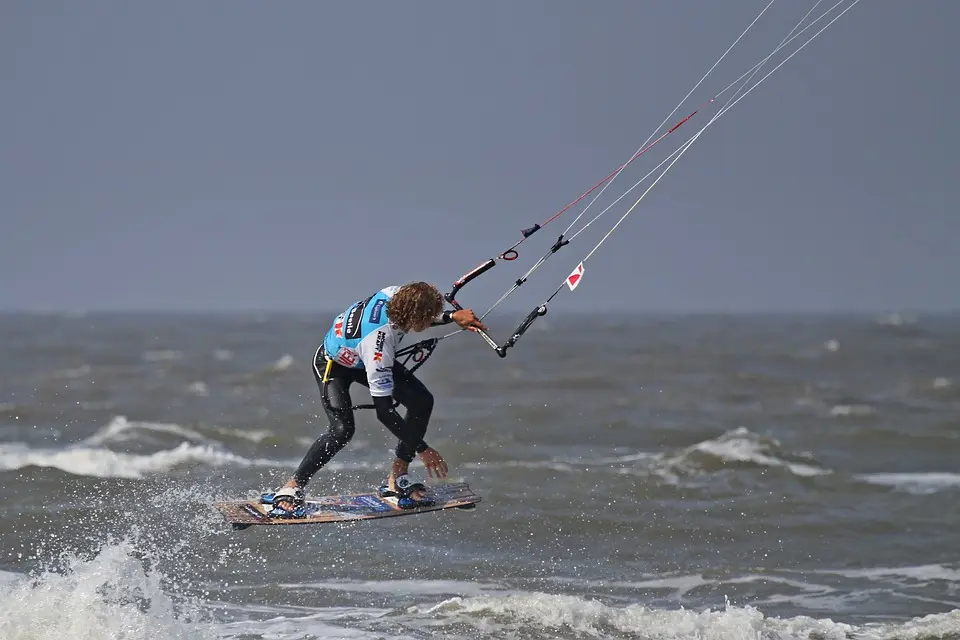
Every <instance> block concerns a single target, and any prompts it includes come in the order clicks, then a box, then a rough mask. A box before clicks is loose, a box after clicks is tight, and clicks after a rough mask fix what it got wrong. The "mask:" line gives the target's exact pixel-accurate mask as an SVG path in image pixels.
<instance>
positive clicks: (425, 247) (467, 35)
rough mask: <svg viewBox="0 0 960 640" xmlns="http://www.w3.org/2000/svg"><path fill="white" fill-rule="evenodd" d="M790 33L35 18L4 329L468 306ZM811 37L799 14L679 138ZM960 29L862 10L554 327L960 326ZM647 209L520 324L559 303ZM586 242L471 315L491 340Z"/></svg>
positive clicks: (15, 112) (51, 9)
mask: <svg viewBox="0 0 960 640" xmlns="http://www.w3.org/2000/svg"><path fill="white" fill-rule="evenodd" d="M767 1H768V0H724V1H723V2H716V1H715V0H642V1H641V0H603V1H602V2H588V1H584V0H579V1H573V0H536V1H534V0H509V1H508V0H496V1H487V2H450V1H449V0H447V1H430V2H428V1H426V0H411V1H409V2H395V1H385V0H380V1H368V2H305V1H302V2H283V3H276V2H251V1H229V2H227V1H224V0H221V1H210V2H195V1H186V0H183V1H173V2H120V1H116V2H101V1H97V0H91V1H88V2H82V3H71V2H30V1H27V0H7V1H5V2H3V3H2V4H0V91H2V93H0V95H2V100H0V118H2V120H0V122H2V130H0V308H3V309H66V310H85V309H238V308H239V309H308V310H309V309H338V308H342V307H343V306H345V305H346V304H348V303H349V302H351V301H352V300H354V299H356V298H359V297H364V296H366V295H368V294H369V293H371V292H372V291H373V290H376V289H378V288H380V287H383V286H386V285H389V284H402V283H403V282H407V281H410V280H419V279H426V280H430V281H433V282H436V283H437V284H439V285H441V286H442V287H443V288H449V285H450V283H452V281H453V280H455V279H456V278H457V277H458V276H460V275H461V274H462V273H463V272H465V271H467V270H468V269H470V268H471V267H473V266H474V265H475V264H477V263H479V262H481V261H482V260H484V259H486V258H487V257H490V256H492V255H495V254H497V253H499V252H500V251H502V250H504V249H506V248H507V247H508V246H510V244H512V243H513V242H514V241H515V240H516V239H518V238H519V230H520V229H521V228H523V227H526V226H530V225H531V224H533V223H534V222H542V221H543V220H545V219H547V218H549V217H550V216H551V215H552V214H553V213H554V212H556V211H557V210H559V209H560V208H561V207H563V206H564V205H565V204H567V203H568V202H569V201H570V200H572V199H573V198H575V197H576V196H577V195H579V194H580V193H581V192H582V191H583V190H585V189H587V188H589V187H590V186H592V185H593V184H594V183H595V182H597V181H598V180H599V179H600V178H602V177H603V176H604V175H606V174H607V173H608V172H610V171H611V170H613V169H614V168H616V167H617V166H618V165H619V164H621V163H622V162H624V161H625V160H626V159H627V158H629V157H630V155H631V154H632V153H633V152H634V151H636V150H637V148H639V146H640V145H641V143H643V141H644V140H646V139H647V138H648V136H649V135H650V134H651V133H653V131H654V129H655V128H656V126H657V125H658V124H659V123H660V122H661V121H662V120H663V119H664V118H665V117H666V116H667V114H669V113H670V111H671V110H672V109H673V108H674V107H675V106H676V104H677V103H678V102H679V101H680V99H681V98H682V97H683V96H684V95H685V94H686V93H687V92H688V91H689V90H690V89H691V88H692V87H693V86H694V85H695V84H696V82H697V81H698V80H699V79H700V78H701V76H702V75H703V74H704V73H705V72H706V71H707V70H708V69H709V68H710V66H711V65H712V64H713V63H714V62H715V61H716V60H717V58H718V57H719V56H720V55H721V54H722V53H723V51H724V50H725V49H726V48H727V47H728V46H729V45H730V44H731V43H732V42H733V41H734V39H735V38H736V37H737V36H738V35H739V34H740V33H741V32H742V31H743V29H744V28H745V27H746V26H747V25H748V24H749V23H750V21H751V20H753V18H754V17H756V15H757V14H758V13H759V12H760V11H761V10H762V9H763V8H764V6H765V5H766V4H767ZM834 2H835V0H828V1H825V2H822V3H821V5H820V8H818V10H817V13H819V12H820V11H821V10H822V9H824V8H827V7H829V6H831V5H832V4H834ZM811 6H813V2H812V1H806V0H804V1H801V0H780V1H779V2H775V3H774V4H773V5H772V6H771V7H770V8H769V9H768V10H767V13H766V14H765V15H764V16H763V17H762V18H761V19H760V20H759V21H758V22H757V24H756V25H755V26H754V27H753V29H752V30H751V31H750V32H749V33H748V35H747V36H746V37H745V38H744V40H742V41H741V42H740V43H739V44H738V45H737V47H736V48H735V49H734V50H733V51H732V52H731V53H730V54H729V55H728V57H727V58H725V59H724V61H723V62H722V63H721V64H720V65H719V66H718V67H717V69H716V70H715V71H714V72H713V73H712V74H711V75H710V76H709V77H708V79H707V80H706V81H705V82H704V84H703V85H701V87H700V89H699V90H698V91H697V92H696V93H695V94H694V95H693V96H692V97H691V98H690V100H689V101H688V102H687V103H685V105H684V106H683V107H682V108H681V109H680V111H678V113H677V115H676V117H675V118H674V119H673V120H679V118H680V117H682V116H683V115H686V114H687V113H689V112H690V111H692V110H693V109H694V108H696V107H697V106H698V105H701V104H703V102H704V101H706V100H707V99H709V98H710V97H711V96H713V95H715V94H716V93H717V92H719V91H720V90H721V89H722V88H723V87H724V86H726V85H727V84H728V83H730V82H731V81H733V80H734V79H736V78H737V77H738V76H740V75H741V73H743V72H744V71H746V70H747V69H748V68H749V67H750V66H751V65H753V64H754V63H755V62H758V61H759V60H760V59H762V58H763V57H764V56H765V55H767V54H768V53H769V52H770V51H771V50H772V48H773V47H774V46H776V44H777V43H778V42H779V41H780V40H781V39H782V38H783V37H784V36H785V35H786V34H787V32H788V31H789V29H790V28H791V27H792V26H793V25H794V24H795V23H796V21H797V20H799V19H800V17H801V16H802V15H803V14H804V13H805V12H806V11H807V10H808V9H809V8H810V7H811ZM957 24H960V2H956V1H955V0H863V1H862V2H860V4H858V5H857V6H856V7H854V8H853V9H852V10H851V11H849V12H848V13H847V14H845V15H844V16H843V17H842V18H840V19H839V20H838V21H837V22H836V23H834V24H833V26H831V27H830V28H829V29H827V30H826V31H824V32H823V33H822V34H821V35H820V36H819V37H817V38H816V39H815V40H814V41H813V42H812V43H810V45H808V46H807V47H806V48H805V49H804V50H803V51H801V52H800V53H799V54H798V55H796V56H795V57H794V58H793V59H791V60H790V61H789V62H787V63H786V64H785V65H784V66H783V67H781V68H780V69H779V70H778V71H777V72H776V73H774V74H773V75H771V76H770V77H769V78H768V79H767V80H765V81H764V83H763V84H761V85H760V86H759V87H758V88H757V89H756V90H754V91H753V92H752V93H751V94H749V95H748V96H747V97H746V98H744V99H743V100H742V101H741V102H740V103H738V104H737V105H736V106H735V107H734V108H733V109H732V110H731V111H730V112H729V113H728V114H727V115H725V116H723V117H722V118H720V119H719V120H717V121H716V123H715V124H714V125H712V126H711V128H710V129H708V130H707V132H706V133H704V134H703V135H702V136H701V137H700V139H699V140H698V141H697V143H696V145H694V146H693V147H692V148H691V149H690V151H689V152H688V153H686V154H685V155H684V156H683V157H682V158H681V159H680V161H678V162H677V163H676V165H674V167H673V169H672V170H671V171H670V173H668V174H667V176H666V177H665V178H664V179H663V180H661V181H660V183H659V184H658V185H657V186H656V187H655V188H654V189H653V190H652V191H651V192H650V194H649V195H648V196H647V197H646V198H645V199H644V200H643V201H642V202H641V203H640V205H639V206H637V208H636V209H634V211H633V213H632V214H631V215H630V217H629V218H628V219H627V220H626V221H625V222H624V223H623V224H622V225H621V226H620V227H619V229H618V230H617V231H616V232H615V233H614V234H613V235H612V236H611V237H610V238H609V240H608V241H607V242H606V243H605V244H604V246H603V247H602V248H601V249H600V251H599V252H597V253H596V254H595V255H594V256H593V257H592V258H591V259H590V261H589V262H587V264H586V274H585V277H584V279H583V281H582V284H581V285H580V286H579V288H577V290H576V291H575V292H573V293H571V292H569V291H564V292H562V293H561V294H560V295H559V296H558V297H557V298H556V299H555V300H554V302H553V305H552V307H551V309H571V310H589V309H592V308H613V307H617V308H629V309H643V310H663V309H668V310H691V309H709V310H717V309H722V310H733V311H738V310H755V309H765V310H784V309H817V310H822V309H869V310H890V311H895V310H898V309H905V308H954V309H956V308H960V285H958V282H957V276H958V274H960V208H958V202H960V197H958V196H960V171H958V161H957V149H958V148H960V133H958V131H960V127H958V125H957V122H956V116H957V114H958V113H960V91H958V89H957V87H956V79H957V77H958V76H960V55H958V51H960V45H958V44H956V42H957V39H956V25H957ZM812 31H813V30H811V31H808V32H807V35H810V34H812ZM800 42H801V41H796V42H795V45H796V44H799V43H800ZM790 50H792V49H790ZM780 60H782V57H777V58H776V60H775V62H778V61H780ZM770 68H772V65H767V66H766V67H765V68H764V71H766V70H768V69H770ZM758 77H759V76H758ZM725 97H726V95H725V96H723V97H722V98H721V99H720V100H718V101H717V102H715V103H714V104H713V105H711V106H710V107H708V108H705V109H704V110H703V111H701V113H699V114H698V115H697V116H696V118H695V119H693V120H691V121H689V122H688V123H687V124H686V125H684V126H683V127H681V128H680V129H679V130H678V131H677V132H675V133H674V134H672V135H671V136H670V137H668V138H667V139H665V140H664V141H663V143H661V144H660V145H659V146H657V147H656V148H655V149H653V150H651V151H650V152H649V153H648V154H646V155H645V156H643V158H642V159H640V160H638V161H637V162H636V163H634V165H631V167H630V169H629V170H628V171H625V172H624V173H623V174H622V175H621V176H620V177H618V178H617V180H616V181H615V182H614V183H613V185H612V186H611V187H610V188H609V189H608V190H607V191H606V193H605V194H604V197H603V199H602V203H603V205H606V204H609V202H610V201H611V200H612V199H613V198H614V197H616V196H618V195H620V194H621V193H623V191H624V190H626V189H627V188H628V187H630V186H631V185H633V184H634V183H635V182H636V181H637V180H639V179H640V177H642V176H643V175H644V173H646V172H647V171H649V170H650V169H651V168H653V167H654V166H655V165H656V163H658V162H660V161H661V160H663V159H664V158H665V157H666V156H667V155H668V154H669V152H671V151H673V150H674V149H676V148H677V146H678V145H679V144H680V143H681V142H682V141H683V140H685V139H687V138H688V137H689V136H690V135H693V134H694V133H695V132H696V131H697V129H698V128H699V127H700V126H702V125H703V124H705V123H706V122H707V121H708V119H709V117H710V116H711V115H713V114H714V113H716V110H717V107H719V106H720V104H721V103H722V100H723V99H725ZM648 185H649V181H648V182H646V183H644V184H643V185H641V186H640V187H638V188H637V189H636V190H634V191H633V192H631V193H630V194H629V195H627V196H626V197H625V198H624V199H623V200H622V201H621V202H620V204H618V205H616V206H615V207H613V208H612V209H610V211H609V212H608V213H607V214H605V215H604V217H602V218H601V219H600V220H599V221H598V222H597V223H595V224H594V226H592V227H591V228H590V229H589V230H588V232H585V233H584V234H583V235H582V236H580V237H578V238H577V239H576V240H574V241H573V242H571V243H570V244H569V245H568V246H566V247H564V248H563V250H562V251H560V252H559V253H557V254H556V255H555V256H553V257H552V258H551V259H550V260H549V261H548V263H547V266H546V267H545V268H544V269H542V270H541V271H540V272H538V273H537V275H536V276H534V277H533V278H532V279H531V280H530V282H529V283H528V284H526V285H524V286H523V287H522V288H521V289H520V290H519V291H518V292H517V293H516V294H515V295H514V296H513V297H512V298H510V300H509V303H510V304H511V305H512V306H514V307H520V308H521V309H527V308H530V307H532V306H533V305H534V304H536V303H538V302H540V301H542V299H543V298H544V297H545V296H547V295H549V293H551V292H552V291H553V290H554V289H555V288H556V287H557V286H558V285H559V284H560V283H561V282H562V281H563V278H564V276H565V275H566V274H567V273H568V272H569V271H570V270H571V269H572V268H573V267H574V266H576V264H577V262H579V261H580V260H581V259H582V258H583V257H584V256H585V255H586V254H587V252H588V251H589V250H590V249H591V248H592V247H593V245H594V244H595V243H596V241H597V240H598V239H599V236H600V235H602V234H603V233H605V232H606V231H607V230H608V229H609V227H610V226H611V225H612V224H613V223H614V222H616V219H617V218H619V217H620V216H621V215H622V214H623V213H624V212H625V211H626V209H627V207H629V206H630V205H631V204H633V203H634V201H635V200H636V198H637V197H639V195H640V194H641V193H642V190H643V189H644V188H646V186H648ZM607 196H610V197H609V198H608V197H607ZM598 204H600V203H598ZM601 209H602V206H601V207H592V208H591V209H590V211H588V213H587V216H588V217H592V215H593V214H595V213H599V212H600V210H601ZM579 211H580V209H579V208H575V209H572V210H571V211H570V212H568V213H567V214H566V215H565V216H564V217H563V218H561V219H560V220H558V221H556V222H554V223H552V224H551V225H550V226H548V227H547V228H546V229H544V230H543V231H541V232H540V233H539V234H537V235H536V236H534V237H532V238H531V239H530V240H528V241H527V242H525V243H524V244H523V245H522V246H521V247H520V250H521V258H520V259H519V260H517V261H516V262H513V263H501V264H500V265H499V266H498V267H497V268H496V269H494V270H493V271H492V272H490V273H489V274H488V275H486V276H484V277H483V278H482V279H481V281H478V282H477V283H476V285H471V287H468V288H467V289H465V290H464V291H463V293H462V294H461V296H460V300H461V302H463V303H464V304H466V305H468V306H472V307H474V308H475V309H476V310H478V311H480V310H482V309H485V308H486V306H488V305H489V304H490V303H491V302H492V301H493V300H494V299H495V298H496V297H497V296H498V295H499V294H500V293H501V292H502V291H503V290H504V289H506V287H507V286H508V285H509V284H510V283H511V282H512V281H513V280H514V279H515V278H516V277H518V276H519V275H520V274H521V273H522V269H525V268H526V267H528V266H529V265H530V264H532V263H533V261H534V260H535V259H536V258H537V257H539V255H540V254H541V253H542V252H543V251H545V250H546V249H547V248H548V247H549V245H550V244H551V243H552V242H553V240H555V239H556V236H557V235H558V234H559V232H560V231H562V230H563V228H565V227H566V226H567V224H568V223H569V222H571V221H572V220H573V217H574V216H575V214H576V213H578V212H579ZM593 231H596V232H597V233H592V232H593Z"/></svg>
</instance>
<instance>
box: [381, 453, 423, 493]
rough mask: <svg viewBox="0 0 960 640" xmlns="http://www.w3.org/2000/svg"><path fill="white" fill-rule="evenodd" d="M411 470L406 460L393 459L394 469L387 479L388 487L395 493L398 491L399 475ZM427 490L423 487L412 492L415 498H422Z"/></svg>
mask: <svg viewBox="0 0 960 640" xmlns="http://www.w3.org/2000/svg"><path fill="white" fill-rule="evenodd" d="M409 470H410V465H409V463H407V462H406V461H404V460H401V459H400V458H397V459H395V460H394V461H393V469H391V470H390V477H389V478H388V479H387V487H388V488H389V489H390V491H393V492H394V493H396V492H397V476H402V475H403V474H405V473H407V472H408V471H409ZM424 495H426V492H425V491H423V490H422V489H416V490H414V491H413V493H411V494H410V497H411V498H413V499H414V500H422V499H423V496H424Z"/></svg>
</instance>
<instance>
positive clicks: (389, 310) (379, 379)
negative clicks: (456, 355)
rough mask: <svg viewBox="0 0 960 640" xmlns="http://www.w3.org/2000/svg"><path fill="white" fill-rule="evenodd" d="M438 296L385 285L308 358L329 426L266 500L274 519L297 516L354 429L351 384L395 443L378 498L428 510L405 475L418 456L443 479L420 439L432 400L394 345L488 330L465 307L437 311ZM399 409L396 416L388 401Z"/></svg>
mask: <svg viewBox="0 0 960 640" xmlns="http://www.w3.org/2000/svg"><path fill="white" fill-rule="evenodd" d="M443 306H444V298H443V295H442V294H441V293H440V291H439V290H438V289H437V288H436V287H435V286H433V285H431V284H428V283H426V282H412V283H409V284H406V285H403V286H389V287H386V288H384V289H381V290H380V291H378V292H376V293H375V294H373V295H372V296H370V297H368V298H367V299H365V300H360V301H358V302H355V303H353V304H352V305H350V306H349V307H348V308H347V309H346V310H345V311H344V312H343V313H341V314H340V315H339V316H337V317H336V319H335V320H334V322H333V325H332V326H331V327H330V329H329V331H327V333H326V335H325V336H324V339H323V343H322V344H321V345H320V347H319V348H318V349H317V352H316V355H315V356H314V363H313V374H314V377H315V378H316V381H317V385H318V386H319V387H320V393H321V400H322V403H323V409H324V412H325V413H326V415H327V418H328V419H329V421H330V426H329V428H328V429H327V431H326V432H325V433H323V434H322V435H321V436H320V437H319V438H318V439H317V441H316V442H314V443H313V445H312V446H311V447H310V449H309V450H308V451H307V453H306V455H305V456H304V457H303V460H302V461H301V462H300V466H299V467H298V468H297V470H296V471H295V472H294V474H293V476H292V477H291V478H290V480H289V481H288V482H287V483H286V484H285V485H284V486H283V487H281V488H280V489H278V490H277V491H276V493H275V494H274V497H273V510H272V511H271V515H272V516H275V517H298V515H299V514H300V513H301V512H302V508H303V504H304V499H305V496H304V491H303V488H304V487H305V486H306V485H307V483H308V482H309V481H310V479H311V478H312V477H313V475H314V474H315V473H317V471H319V470H320V469H321V468H322V467H323V466H324V465H325V464H327V463H328V462H329V461H330V460H331V459H332V458H333V456H334V455H336V454H337V452H338V451H340V450H341V449H343V448H344V447H345V446H346V445H347V443H348V442H350V439H351V438H352V437H353V434H354V431H355V422H354V411H353V404H352V401H351V399H350V385H351V384H353V383H354V382H357V383H359V384H361V385H363V386H365V387H367V388H368V389H369V390H370V396H371V397H372V398H373V406H374V408H375V409H376V413H377V419H378V420H379V421H380V422H381V423H383V425H384V426H385V427H386V428H387V429H388V430H389V431H390V433H392V434H393V435H395V436H396V437H397V439H398V442H397V447H396V451H395V454H396V458H395V459H394V461H393V467H392V469H391V471H390V475H389V477H388V479H387V482H386V483H385V484H384V486H381V487H380V495H381V496H382V497H387V496H397V498H398V504H399V506H400V507H401V508H404V509H412V508H414V507H418V506H429V505H430V504H431V503H430V501H429V500H428V499H425V498H424V492H425V489H426V488H425V487H424V486H423V484H421V483H413V482H412V481H411V480H410V478H409V476H408V474H407V472H408V469H409V466H410V463H411V462H412V461H413V459H414V458H415V457H416V456H417V455H419V456H420V459H421V460H422V461H423V464H424V467H426V469H427V473H428V474H429V476H430V477H436V478H444V477H446V475H447V463H446V462H445V461H444V459H443V457H442V456H441V455H440V453H439V452H438V451H437V450H436V449H434V448H432V447H430V446H429V445H428V444H427V443H426V442H425V441H424V436H425V434H426V432H427V425H428V423H429V421H430V415H431V413H432V411H433V395H432V394H431V393H430V391H429V390H428V389H427V387H426V386H424V384H423V383H422V382H421V381H420V380H419V379H417V377H416V376H415V375H414V374H413V373H412V372H410V371H408V370H407V368H406V367H404V366H403V364H402V363H400V362H395V360H394V355H395V352H396V346H397V344H398V343H399V342H400V340H401V339H402V338H403V336H404V335H405V334H407V333H411V332H418V331H425V330H426V329H428V328H430V327H431V326H435V325H439V324H448V323H450V322H455V323H457V325H459V326H460V327H461V328H462V329H469V330H474V329H482V330H484V331H486V330H487V327H486V326H484V324H483V323H482V322H481V321H480V320H479V319H478V318H477V317H476V315H474V313H473V311H471V310H470V309H458V310H456V311H444V310H443ZM394 400H396V403H399V404H400V405H403V406H404V407H405V408H406V415H405V416H403V417H401V416H400V414H399V413H397V411H396V408H395V402H394Z"/></svg>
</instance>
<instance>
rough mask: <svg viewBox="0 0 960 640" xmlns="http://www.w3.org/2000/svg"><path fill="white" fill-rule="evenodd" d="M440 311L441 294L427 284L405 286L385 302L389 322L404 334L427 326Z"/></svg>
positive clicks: (419, 283)
mask: <svg viewBox="0 0 960 640" xmlns="http://www.w3.org/2000/svg"><path fill="white" fill-rule="evenodd" d="M442 311H443V294H441V293H440V290H439V289H437V288H436V287H435V286H433V285H432V284H430V283H427V282H411V283H409V284H405V285H403V286H402V287H400V288H399V289H398V290H397V292H396V293H395V294H393V297H391V298H390V300H388V301H387V316H388V317H389V318H390V322H391V323H392V324H393V325H394V326H395V327H397V328H398V329H400V331H403V332H404V333H407V332H409V331H412V330H414V329H416V328H417V327H421V326H423V325H427V326H429V324H430V322H431V321H433V320H434V319H436V317H437V316H439V315H440V313H441V312H442Z"/></svg>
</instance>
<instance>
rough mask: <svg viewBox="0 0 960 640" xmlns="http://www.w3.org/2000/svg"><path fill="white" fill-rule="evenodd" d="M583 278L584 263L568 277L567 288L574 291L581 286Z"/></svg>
mask: <svg viewBox="0 0 960 640" xmlns="http://www.w3.org/2000/svg"><path fill="white" fill-rule="evenodd" d="M582 277H583V263H582V262H581V263H580V264H578V265H577V268H576V269H574V270H573V273H571V274H570V275H568V276H567V286H568V287H570V291H573V290H574V289H576V288H577V285H578V284H580V278H582Z"/></svg>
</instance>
